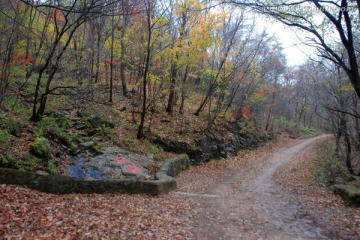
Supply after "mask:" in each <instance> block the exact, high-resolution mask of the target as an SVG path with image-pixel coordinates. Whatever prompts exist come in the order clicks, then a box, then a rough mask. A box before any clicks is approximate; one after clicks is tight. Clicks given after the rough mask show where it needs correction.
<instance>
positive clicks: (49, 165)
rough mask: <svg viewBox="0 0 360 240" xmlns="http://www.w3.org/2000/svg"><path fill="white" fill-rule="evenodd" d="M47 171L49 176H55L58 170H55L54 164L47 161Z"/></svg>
mask: <svg viewBox="0 0 360 240" xmlns="http://www.w3.org/2000/svg"><path fill="white" fill-rule="evenodd" d="M47 171H48V172H49V173H50V174H56V173H57V172H58V168H57V166H56V164H55V163H54V162H52V161H48V167H47Z"/></svg>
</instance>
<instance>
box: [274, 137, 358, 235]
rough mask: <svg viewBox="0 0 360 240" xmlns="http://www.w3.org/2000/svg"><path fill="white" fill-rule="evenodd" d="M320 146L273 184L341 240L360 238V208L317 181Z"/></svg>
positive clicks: (280, 173) (278, 174) (279, 173)
mask: <svg viewBox="0 0 360 240" xmlns="http://www.w3.org/2000/svg"><path fill="white" fill-rule="evenodd" d="M319 143H320V142H318V144H319ZM318 144H314V145H312V146H311V147H309V148H307V149H306V151H305V152H304V154H302V155H301V156H299V157H296V158H294V159H293V161H292V164H290V165H286V166H284V167H282V168H281V169H279V170H278V171H277V172H276V174H275V175H274V176H275V177H274V181H275V182H276V183H277V184H279V185H280V186H281V187H282V190H283V191H284V192H289V193H291V194H288V196H290V197H291V199H290V201H292V202H295V203H296V204H299V205H300V206H301V207H302V208H303V209H305V211H307V212H312V213H313V217H314V218H316V220H317V222H318V223H319V224H321V225H322V226H323V227H324V228H328V229H332V230H333V231H334V232H336V235H337V236H338V237H339V238H341V239H360V209H359V208H354V207H349V206H347V205H346V204H345V203H344V201H343V200H342V199H341V198H340V197H339V196H338V195H335V194H334V193H333V192H332V191H331V190H329V189H326V188H323V187H321V186H320V185H319V184H318V183H317V182H316V181H315V178H314V169H315V168H316V167H317V166H316V161H315V156H316V152H317V145H318Z"/></svg>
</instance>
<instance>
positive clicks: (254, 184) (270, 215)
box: [178, 136, 332, 239]
mask: <svg viewBox="0 0 360 240" xmlns="http://www.w3.org/2000/svg"><path fill="white" fill-rule="evenodd" d="M321 138H324V136H319V137H315V138H310V139H305V140H301V141H300V142H297V143H295V144H294V145H291V146H288V147H286V148H282V149H280V150H278V151H276V152H275V153H273V154H271V155H270V156H267V157H265V158H261V159H258V160H256V161H254V162H253V163H250V164H248V165H247V166H245V167H243V168H242V169H241V170H240V171H238V172H237V173H236V174H234V175H232V176H229V177H228V178H227V179H226V180H225V181H220V182H219V183H218V184H216V185H215V186H213V187H212V188H210V190H208V191H207V192H204V193H203V194H191V193H185V192H178V194H182V195H186V194H188V195H189V196H193V197H194V198H198V200H199V199H200V203H198V205H199V206H198V208H199V211H198V212H197V215H196V217H195V223H196V227H195V229H194V233H193V234H194V239H331V238H332V237H331V234H332V233H331V230H330V229H327V227H326V226H325V225H320V224H319V223H318V221H317V220H316V216H314V215H313V214H311V212H309V211H308V210H304V209H303V208H302V207H301V206H300V205H299V204H297V203H293V202H292V203H291V201H289V198H290V197H291V196H290V194H291V193H286V192H284V191H282V190H281V188H280V187H279V186H277V185H276V184H275V183H274V181H273V180H272V178H273V177H274V175H275V173H276V170H277V169H279V168H281V167H282V166H284V165H286V164H289V162H290V161H291V160H292V159H293V158H294V157H296V156H299V155H301V154H302V153H304V152H305V151H306V150H307V148H308V147H309V146H311V145H312V144H314V143H315V142H316V141H318V140H319V139H321ZM194 200H195V199H194ZM198 200H196V201H198Z"/></svg>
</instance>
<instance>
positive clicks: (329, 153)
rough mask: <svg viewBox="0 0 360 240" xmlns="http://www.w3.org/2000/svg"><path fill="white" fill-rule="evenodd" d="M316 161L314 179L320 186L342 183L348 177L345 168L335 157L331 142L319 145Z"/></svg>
mask: <svg viewBox="0 0 360 240" xmlns="http://www.w3.org/2000/svg"><path fill="white" fill-rule="evenodd" d="M316 160H317V162H318V168H317V169H316V171H315V178H316V180H317V181H318V182H319V183H320V185H322V186H329V185H333V184H336V183H343V182H344V181H345V180H346V179H347V178H348V177H349V175H348V171H347V169H346V166H345V164H344V163H343V162H342V161H341V159H340V158H339V157H338V156H337V154H336V151H335V146H334V144H333V143H332V142H330V141H326V142H322V143H320V145H319V147H318V153H317V159H316Z"/></svg>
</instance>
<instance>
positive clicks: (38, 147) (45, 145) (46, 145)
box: [31, 137, 51, 158]
mask: <svg viewBox="0 0 360 240" xmlns="http://www.w3.org/2000/svg"><path fill="white" fill-rule="evenodd" d="M31 152H32V153H33V154H34V155H35V156H37V157H40V158H47V157H49V156H50V153H51V144H50V142H49V140H48V139H46V138H44V137H36V138H35V141H34V143H33V144H32V146H31Z"/></svg>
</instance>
